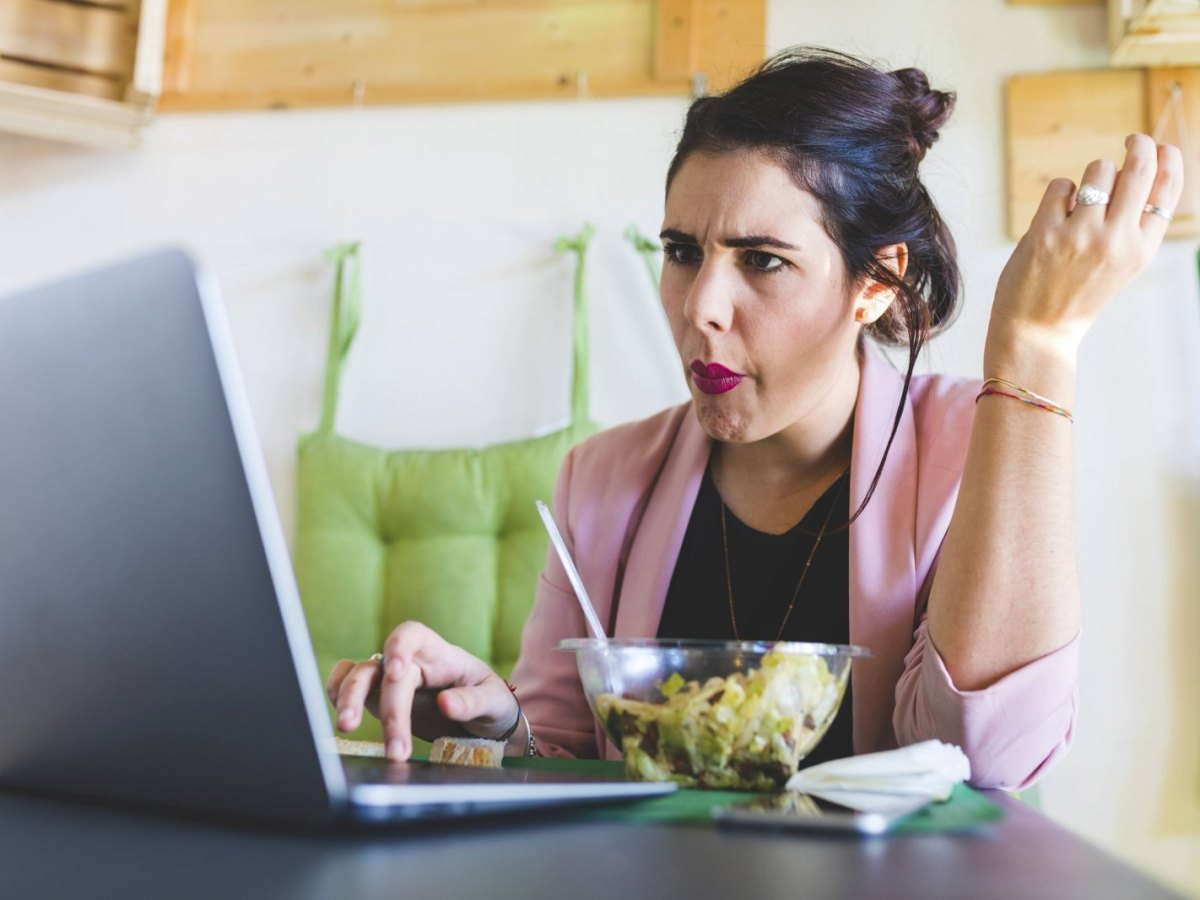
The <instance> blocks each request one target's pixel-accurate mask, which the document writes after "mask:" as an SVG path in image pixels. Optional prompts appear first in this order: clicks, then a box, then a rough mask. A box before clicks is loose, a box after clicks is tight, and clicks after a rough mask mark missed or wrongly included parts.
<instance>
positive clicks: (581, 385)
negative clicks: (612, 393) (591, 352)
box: [554, 225, 596, 426]
mask: <svg viewBox="0 0 1200 900" xmlns="http://www.w3.org/2000/svg"><path fill="white" fill-rule="evenodd" d="M595 233H596V229H594V228H593V227H592V226H591V225H584V226H583V230H582V231H580V232H579V234H577V235H574V236H573V237H561V238H559V239H558V240H557V241H555V243H554V249H555V250H557V251H558V252H559V253H566V252H571V253H574V254H575V288H574V294H575V296H574V308H573V309H574V316H575V322H574V340H573V343H572V363H571V424H572V425H577V426H586V425H587V424H588V422H590V421H591V417H590V414H589V409H588V404H589V401H590V398H591V392H592V390H591V374H590V370H589V368H588V328H587V295H586V292H585V290H584V269H585V266H584V262H585V260H586V259H587V251H588V245H589V244H590V243H591V241H592V236H593V235H594V234H595Z"/></svg>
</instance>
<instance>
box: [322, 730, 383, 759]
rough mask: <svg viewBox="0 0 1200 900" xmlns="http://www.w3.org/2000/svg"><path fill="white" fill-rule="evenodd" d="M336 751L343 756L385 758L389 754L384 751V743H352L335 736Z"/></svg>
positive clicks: (347, 739)
mask: <svg viewBox="0 0 1200 900" xmlns="http://www.w3.org/2000/svg"><path fill="white" fill-rule="evenodd" d="M333 746H334V749H335V750H337V752H338V753H339V754H341V755H342V756H368V757H373V758H383V757H384V756H387V753H385V752H384V749H383V741H352V740H350V739H349V738H344V737H341V736H340V735H335V736H334V738H333Z"/></svg>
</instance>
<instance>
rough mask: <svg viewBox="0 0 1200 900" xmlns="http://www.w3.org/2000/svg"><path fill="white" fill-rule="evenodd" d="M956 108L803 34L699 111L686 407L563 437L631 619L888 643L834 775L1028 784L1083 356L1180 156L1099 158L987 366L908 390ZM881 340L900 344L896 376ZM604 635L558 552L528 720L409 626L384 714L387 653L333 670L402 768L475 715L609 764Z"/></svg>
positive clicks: (934, 269)
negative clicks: (931, 169) (585, 683)
mask: <svg viewBox="0 0 1200 900" xmlns="http://www.w3.org/2000/svg"><path fill="white" fill-rule="evenodd" d="M953 100H954V98H953V96H952V95H950V94H946V93H942V92H939V91H934V90H930V88H929V85H928V82H927V81H926V79H925V76H924V75H923V74H922V73H921V72H919V71H918V70H915V69H904V70H900V71H897V72H885V71H881V70H879V69H876V68H874V67H872V66H870V65H867V64H865V63H863V62H861V61H858V60H855V59H853V58H850V57H847V56H844V55H841V54H837V53H833V52H829V51H820V50H794V51H788V52H785V53H783V54H780V55H779V56H776V57H774V58H773V59H771V60H769V61H768V62H767V63H766V64H765V65H764V66H763V68H762V69H761V70H760V71H759V72H758V73H756V74H755V75H753V76H751V77H750V78H749V79H747V80H746V81H745V82H743V83H742V84H741V85H739V86H738V87H736V88H734V89H733V90H731V91H730V92H729V93H727V94H725V95H722V96H719V97H706V98H702V99H700V100H697V101H696V102H695V103H693V105H692V107H691V108H690V110H689V112H688V117H687V122H686V125H685V128H684V133H683V136H682V138H681V140H680V142H679V146H678V148H677V151H676V154H675V158H674V160H673V161H672V163H671V166H670V169H669V171H668V174H667V194H666V209H665V216H664V225H663V232H662V239H663V243H664V255H665V261H664V269H663V276H662V285H661V288H662V301H663V305H664V307H665V309H666V311H667V315H668V318H669V319H670V322H671V329H672V333H673V336H674V339H675V343H676V347H677V349H678V351H679V356H680V361H681V363H682V365H683V368H684V372H685V374H686V376H687V377H688V379H689V383H690V386H691V392H692V401H691V402H690V403H689V404H686V405H685V406H682V407H679V408H676V409H672V410H667V411H665V412H663V413H660V414H659V415H657V416H654V417H652V418H650V419H648V420H645V421H643V422H638V423H633V424H630V425H625V426H621V427H619V428H616V429H612V430H610V431H607V432H604V433H602V434H600V435H598V436H596V437H595V438H593V439H591V440H590V441H587V442H585V443H584V444H582V445H580V446H579V447H577V448H576V449H575V450H574V451H572V453H571V454H570V455H569V456H568V458H567V459H566V461H565V463H564V465H563V467H562V471H561V473H560V476H559V482H558V488H557V490H556V496H555V517H556V519H557V521H558V523H559V525H560V527H561V528H562V529H563V531H564V534H565V536H566V539H567V543H568V544H569V545H571V550H572V554H573V555H574V557H575V559H576V560H577V561H578V563H579V566H580V570H581V575H582V577H583V580H584V582H585V583H586V584H587V586H588V589H589V592H590V593H591V594H592V597H593V599H594V601H595V603H596V606H597V610H598V612H599V614H600V617H601V620H602V621H606V622H607V624H608V629H609V633H610V634H613V635H616V636H647V635H654V634H661V635H662V636H666V637H675V638H686V637H714V638H741V639H765V640H773V639H777V638H783V639H809V640H824V641H833V642H838V643H846V642H851V643H855V644H860V645H864V646H866V647H868V648H870V649H871V651H872V652H873V654H874V655H873V658H872V659H871V660H869V661H866V662H863V663H862V664H856V667H855V670H854V677H853V679H852V681H851V691H850V696H849V698H848V700H847V702H846V704H845V706H844V707H843V709H842V710H841V712H840V713H839V716H838V720H837V722H835V725H834V727H833V729H832V730H831V732H830V733H829V735H827V737H826V739H825V740H824V741H823V743H822V745H821V747H820V748H819V750H820V753H821V755H820V756H817V757H815V758H814V760H813V761H815V759H819V758H822V757H828V756H841V755H846V754H849V753H851V752H858V753H862V752H869V751H874V750H881V749H887V748H890V747H895V746H897V745H898V744H899V745H904V744H908V743H912V742H915V741H918V740H923V739H927V738H939V739H941V740H944V741H947V742H950V743H954V744H958V745H960V746H961V747H962V748H963V749H964V751H965V752H966V753H967V755H968V757H969V758H970V760H971V765H972V783H974V784H976V785H979V786H985V787H1005V788H1020V787H1024V786H1026V785H1028V784H1030V783H1032V782H1033V781H1035V780H1036V779H1037V778H1038V777H1040V775H1041V774H1043V773H1044V772H1045V771H1046V769H1047V768H1048V767H1049V766H1050V765H1052V764H1053V763H1054V761H1055V760H1057V759H1058V758H1060V757H1061V756H1062V754H1063V753H1064V752H1065V751H1066V749H1067V747H1068V745H1069V743H1070V740H1071V734H1072V728H1073V723H1074V716H1075V703H1076V694H1075V682H1076V672H1077V666H1078V633H1079V628H1080V617H1081V610H1080V607H1081V603H1080V596H1079V586H1078V581H1077V577H1076V571H1075V567H1076V562H1075V550H1074V541H1073V537H1072V533H1073V522H1072V499H1071V481H1072V478H1071V459H1072V447H1071V424H1072V420H1071V418H1070V414H1069V411H1068V410H1069V408H1070V406H1071V405H1072V403H1073V402H1074V396H1075V363H1076V353H1077V349H1078V346H1079V342H1080V340H1081V339H1082V337H1083V335H1084V333H1085V332H1086V331H1087V329H1088V327H1089V326H1090V325H1091V323H1092V321H1093V320H1094V319H1095V317H1096V316H1097V315H1098V313H1099V312H1100V310H1101V308H1102V307H1103V306H1104V304H1105V303H1106V302H1107V301H1108V299H1109V298H1110V297H1112V296H1113V295H1114V294H1115V293H1116V292H1117V290H1118V289H1119V288H1120V287H1121V286H1123V285H1124V284H1125V283H1126V282H1127V281H1128V280H1129V279H1130V278H1131V277H1132V276H1133V275H1134V274H1135V273H1136V272H1137V271H1138V270H1140V269H1141V268H1142V267H1143V266H1144V264H1145V263H1146V262H1147V261H1148V260H1149V258H1150V257H1151V255H1152V254H1153V252H1154V251H1155V249H1156V248H1157V247H1158V245H1159V243H1160V242H1161V240H1162V238H1163V235H1164V233H1165V231H1166V227H1167V221H1168V220H1169V218H1170V210H1171V209H1172V208H1173V206H1174V204H1175V203H1176V202H1177V200H1178V197H1179V194H1180V190H1181V186H1182V163H1181V159H1180V155H1179V153H1178V151H1177V150H1176V149H1175V148H1173V147H1169V146H1161V145H1160V146H1156V145H1155V143H1154V141H1153V140H1151V139H1150V138H1148V137H1147V136H1145V135H1131V136H1130V137H1129V139H1128V140H1127V141H1126V155H1125V160H1124V163H1123V165H1122V167H1121V169H1120V171H1118V170H1117V169H1116V167H1115V166H1114V164H1113V163H1111V162H1108V161H1105V160H1097V161H1095V162H1092V163H1091V164H1089V165H1088V166H1087V168H1086V169H1085V171H1084V173H1083V181H1082V184H1081V187H1080V190H1079V191H1076V189H1075V185H1074V184H1073V183H1072V182H1070V181H1069V180H1067V179H1057V180H1055V181H1053V182H1051V184H1050V185H1049V186H1048V187H1047V189H1046V192H1045V195H1044V197H1043V199H1042V203H1041V205H1040V207H1039V209H1038V212H1037V214H1036V216H1035V217H1034V220H1033V222H1032V224H1031V226H1030V229H1029V232H1028V234H1026V236H1025V237H1024V238H1023V239H1022V240H1021V242H1020V243H1019V244H1018V245H1017V248H1016V251H1015V252H1014V254H1013V256H1012V259H1011V260H1010V261H1009V263H1008V265H1007V266H1006V268H1005V270H1004V272H1003V274H1002V275H1001V278H1000V282H999V284H998V286H997V290H996V296H995V301H994V304H993V308H992V315H991V323H990V327H989V330H988V336H987V342H986V345H985V349H984V358H983V375H984V379H985V380H984V381H983V382H982V384H981V383H980V382H976V381H970V382H968V381H964V380H958V379H950V378H945V377H941V376H923V377H914V376H913V374H912V370H913V364H914V363H915V361H916V358H917V354H918V352H919V350H920V348H921V346H922V345H923V343H924V341H925V339H926V338H927V337H928V336H929V335H930V334H932V333H934V332H935V331H937V330H938V329H939V328H941V327H943V326H944V325H945V324H947V323H948V322H949V321H950V319H951V318H952V316H953V314H954V312H955V310H956V308H957V304H958V296H959V279H958V269H957V265H956V262H955V258H954V250H953V243H952V241H951V239H950V236H949V234H948V232H947V231H946V229H945V226H944V224H943V222H942V220H941V218H940V217H939V215H938V213H937V211H936V209H935V208H934V205H933V203H932V201H931V200H930V198H929V196H928V194H927V193H926V191H925V189H924V187H923V186H922V184H921V182H920V179H919V177H918V165H919V163H920V161H921V159H922V157H923V156H924V155H925V152H926V150H927V149H928V148H929V147H930V145H932V143H933V142H934V141H935V140H936V138H937V135H938V130H939V128H940V127H941V126H942V124H943V123H944V122H945V120H946V118H947V117H948V116H949V114H950V111H951V109H952V107H953ZM868 337H870V338H874V339H875V340H877V341H880V342H882V343H894V344H900V345H903V346H907V347H908V367H907V372H905V373H904V374H900V373H898V372H897V371H895V370H894V369H892V368H891V367H890V366H889V364H888V363H887V362H886V361H884V360H883V358H882V356H880V355H879V354H878V351H876V350H874V349H873V348H872V347H871V345H870V342H869V341H868V340H866V338H868ZM847 522H849V523H850V524H849V526H848V527H847V525H846V523H847ZM585 633H586V632H585V626H584V622H583V618H582V615H581V614H580V612H579V609H578V606H577V604H576V602H575V600H574V598H573V595H572V592H571V589H570V586H569V582H568V581H567V578H566V576H565V573H564V572H563V570H562V568H561V566H560V564H559V563H558V561H557V559H556V558H555V557H554V555H553V554H551V555H550V556H549V557H548V562H547V565H546V569H545V571H544V573H543V575H542V578H541V580H540V583H539V589H538V595H537V600H536V603H535V606H534V609H533V612H532V614H531V616H530V619H529V622H528V624H527V626H526V629H525V634H524V638H523V653H522V657H521V660H520V662H519V663H518V665H517V668H516V670H515V671H514V673H513V681H514V682H515V683H516V684H517V685H518V686H519V688H520V704H519V705H518V702H517V700H516V698H515V697H514V694H513V693H512V692H511V691H510V689H509V687H508V686H507V685H506V683H505V682H504V681H503V680H502V679H500V678H499V677H498V676H497V675H495V674H494V673H492V672H491V671H490V670H488V668H487V666H486V665H484V664H483V663H482V662H480V661H479V660H478V659H476V658H474V657H472V656H470V655H469V654H467V653H466V652H465V651H463V650H461V649H459V648H457V647H453V646H451V645H450V644H448V643H447V642H445V641H444V640H442V639H441V638H440V637H439V636H437V635H436V634H434V633H433V632H431V631H430V630H429V629H427V628H425V627H424V626H421V625H420V624H417V623H405V624H402V625H400V626H399V627H397V628H396V629H395V631H394V632H393V633H392V634H391V636H390V637H389V638H388V640H387V643H386V646H385V648H384V653H383V656H384V658H386V660H387V670H386V673H384V674H383V679H382V687H381V690H380V692H379V694H378V697H377V699H376V695H374V694H373V693H371V689H372V687H373V686H374V685H376V684H377V683H379V676H380V673H381V665H380V663H379V662H378V661H373V660H371V661H366V662H362V663H357V664H356V663H353V662H351V661H348V660H344V661H342V662H341V663H339V664H338V665H337V666H336V667H335V668H334V670H333V672H332V673H331V675H330V679H329V685H328V686H329V693H330V698H331V700H332V701H333V702H334V703H335V704H336V706H337V708H338V711H339V716H338V725H339V727H341V728H343V729H352V728H355V727H357V726H358V724H359V722H360V721H361V716H362V710H363V707H364V704H369V705H370V706H371V709H372V711H373V712H376V714H378V715H380V716H381V718H382V719H383V723H384V727H385V732H386V735H387V741H388V755H389V757H390V758H392V759H394V760H403V759H406V758H407V757H408V755H409V753H410V748H411V739H410V734H411V731H410V723H411V729H412V730H415V731H416V732H417V733H419V734H424V735H427V736H430V737H433V736H436V735H438V734H443V733H448V732H449V731H450V730H451V728H452V727H453V726H452V725H451V723H461V726H462V727H463V728H465V730H466V731H468V732H469V733H472V734H476V735H479V736H485V737H504V738H506V740H507V741H508V752H510V753H516V754H520V753H526V752H535V741H534V735H535V734H536V748H537V750H539V751H540V752H542V753H546V754H549V755H596V754H597V753H605V754H609V755H615V754H614V751H613V749H612V748H610V747H606V746H605V745H604V740H603V737H602V735H601V734H600V733H599V732H598V731H597V730H596V728H595V723H594V721H593V718H592V716H591V714H590V712H589V710H588V707H587V704H586V702H585V700H584V697H583V693H582V690H581V688H580V685H579V682H578V678H577V676H576V672H575V664H574V660H573V657H572V656H571V655H569V654H566V653H561V652H558V651H556V650H555V649H554V648H555V647H556V646H557V644H558V641H559V640H560V639H561V638H564V637H570V636H580V635H583V634H585ZM418 688H429V689H442V690H441V691H440V693H438V694H436V695H434V696H435V697H436V699H435V700H434V701H433V703H434V704H435V706H433V705H432V704H430V703H428V702H425V704H424V707H425V708H419V709H416V710H414V708H413V701H414V695H415V696H416V697H417V698H418V701H420V700H422V699H425V700H426V701H427V698H428V697H429V696H431V695H430V694H429V693H426V692H421V693H419V694H418V693H416V692H417V689H418ZM376 703H377V706H376V705H375V704H376ZM522 713H524V715H523V714H522Z"/></svg>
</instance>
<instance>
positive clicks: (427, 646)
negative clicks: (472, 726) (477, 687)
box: [383, 622, 493, 688]
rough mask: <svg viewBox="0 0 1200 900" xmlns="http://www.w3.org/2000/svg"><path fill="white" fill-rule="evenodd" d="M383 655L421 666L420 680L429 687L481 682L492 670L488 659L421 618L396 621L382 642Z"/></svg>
mask: <svg viewBox="0 0 1200 900" xmlns="http://www.w3.org/2000/svg"><path fill="white" fill-rule="evenodd" d="M383 655H384V656H385V657H386V658H387V660H388V666H389V667H390V666H391V663H392V660H397V661H399V662H400V663H401V664H402V665H408V664H413V665H416V666H418V667H419V668H420V669H421V675H422V683H423V684H425V685H426V686H427V687H431V688H442V687H459V686H462V685H469V684H482V683H483V682H484V681H485V680H487V678H488V677H489V676H491V675H492V674H493V673H492V670H491V669H490V668H489V667H488V665H487V663H485V662H484V661H483V660H481V659H479V657H477V656H473V655H472V654H470V653H468V652H467V651H466V650H464V649H462V647H456V646H455V645H454V644H451V643H450V642H449V641H447V640H445V639H444V638H443V637H442V636H441V635H439V634H438V633H437V632H436V631H434V630H433V629H432V628H429V627H428V626H426V625H422V624H421V623H420V622H404V623H402V624H400V625H397V626H396V628H395V629H394V630H393V631H392V633H391V634H390V635H388V639H387V640H386V641H385V642H384V645H383Z"/></svg>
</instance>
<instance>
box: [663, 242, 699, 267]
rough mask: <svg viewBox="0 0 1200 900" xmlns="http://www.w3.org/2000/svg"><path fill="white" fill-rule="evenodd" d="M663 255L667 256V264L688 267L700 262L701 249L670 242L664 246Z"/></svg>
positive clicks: (692, 245) (691, 245) (693, 245)
mask: <svg viewBox="0 0 1200 900" xmlns="http://www.w3.org/2000/svg"><path fill="white" fill-rule="evenodd" d="M663 255H664V256H666V258H667V262H672V263H676V264H677V265H681V266H687V265H691V264H692V263H695V262H699V261H700V248H699V247H697V246H696V245H695V244H677V243H674V242H670V243H665V244H663Z"/></svg>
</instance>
